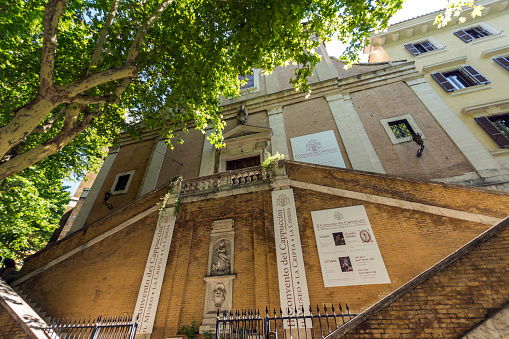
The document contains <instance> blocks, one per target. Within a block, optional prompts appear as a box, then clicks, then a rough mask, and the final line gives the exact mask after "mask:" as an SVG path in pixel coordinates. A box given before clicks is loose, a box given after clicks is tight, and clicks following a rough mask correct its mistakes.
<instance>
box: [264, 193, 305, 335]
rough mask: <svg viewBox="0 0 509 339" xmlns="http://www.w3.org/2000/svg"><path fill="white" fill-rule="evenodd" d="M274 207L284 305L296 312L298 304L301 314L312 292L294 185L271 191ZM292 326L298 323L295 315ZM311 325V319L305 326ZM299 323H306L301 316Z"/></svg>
mask: <svg viewBox="0 0 509 339" xmlns="http://www.w3.org/2000/svg"><path fill="white" fill-rule="evenodd" d="M272 211H273V213H274V237H275V241H276V256H277V269H278V280H279V297H280V300H281V309H283V312H284V313H285V314H286V313H287V312H288V308H290V312H289V315H290V316H294V315H295V308H297V314H298V315H299V316H302V307H304V310H306V311H307V310H308V309H309V293H308V283H307V280H306V272H305V269H304V258H303V256H302V248H301V243H300V235H299V225H298V223H297V213H296V212H295V201H294V198H293V190H292V189H291V188H290V189H285V190H280V191H273V192H272ZM291 326H292V328H295V327H296V323H295V320H293V319H292V320H291ZM310 326H311V322H310V320H309V319H308V320H307V324H306V327H307V328H309V327H310ZM284 327H285V328H289V327H290V321H289V320H286V321H285V322H284ZM298 327H304V320H303V319H299V324H298Z"/></svg>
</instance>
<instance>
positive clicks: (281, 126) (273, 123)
mask: <svg viewBox="0 0 509 339" xmlns="http://www.w3.org/2000/svg"><path fill="white" fill-rule="evenodd" d="M267 115H268V116H269V126H270V128H271V129H272V133H273V136H272V141H271V143H272V153H273V154H275V153H276V152H279V154H284V155H286V156H287V157H289V156H290V151H289V150H288V142H287V139H286V130H285V121H284V118H283V107H282V106H279V107H275V108H272V109H269V110H267Z"/></svg>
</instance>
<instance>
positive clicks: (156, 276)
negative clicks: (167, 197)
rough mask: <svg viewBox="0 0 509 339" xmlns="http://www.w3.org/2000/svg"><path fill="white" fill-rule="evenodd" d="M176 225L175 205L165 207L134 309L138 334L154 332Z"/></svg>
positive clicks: (160, 217)
mask: <svg viewBox="0 0 509 339" xmlns="http://www.w3.org/2000/svg"><path fill="white" fill-rule="evenodd" d="M174 227H175V216H174V215H173V207H169V208H165V209H164V210H163V212H162V213H161V215H160V216H159V221H158V223H157V227H156V231H155V233H154V238H153V240H152V246H151V247H150V252H149V255H148V259H147V264H146V266H145V273H144V274H143V279H142V281H141V287H140V292H139V293H138V301H137V302H136V308H135V309H134V314H137V315H138V316H139V318H138V331H137V332H136V334H137V335H138V334H145V333H152V328H153V326H154V320H155V316H156V311H157V305H158V304H159V296H160V294H161V287H162V285H163V278H164V272H165V268H166V261H167V259H168V253H169V252H170V245H171V238H172V236H173V229H174Z"/></svg>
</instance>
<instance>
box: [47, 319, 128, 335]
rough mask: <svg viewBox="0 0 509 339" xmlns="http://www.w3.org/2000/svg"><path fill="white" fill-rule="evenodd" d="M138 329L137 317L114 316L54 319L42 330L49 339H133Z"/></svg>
mask: <svg viewBox="0 0 509 339" xmlns="http://www.w3.org/2000/svg"><path fill="white" fill-rule="evenodd" d="M137 328H138V317H136V318H134V316H132V317H131V316H116V317H107V318H104V319H103V318H102V316H99V317H97V319H89V320H86V319H84V320H81V319H79V320H78V319H69V320H59V319H54V320H52V321H50V322H49V325H48V327H46V328H45V329H44V331H45V332H46V334H47V335H48V336H49V337H50V338H52V339H53V338H54V339H57V338H59V339H74V338H80V339H85V338H88V339H102V338H108V339H110V338H111V339H133V338H134V336H135V335H136V330H137Z"/></svg>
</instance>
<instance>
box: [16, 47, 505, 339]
mask: <svg viewBox="0 0 509 339" xmlns="http://www.w3.org/2000/svg"><path fill="white" fill-rule="evenodd" d="M319 53H320V54H321V56H322V61H321V62H320V63H319V65H318V66H317V68H316V70H315V72H314V73H313V76H312V77H311V78H310V79H309V82H310V84H311V89H312V93H311V96H310V97H306V96H305V94H302V93H298V92H295V90H293V89H292V88H291V85H290V84H289V82H288V80H289V79H290V77H291V75H292V74H293V71H294V69H295V67H294V66H288V67H285V68H281V69H277V70H276V71H275V72H274V73H273V74H271V75H268V76H265V75H262V74H261V72H260V70H256V69H255V70H254V72H253V75H252V77H251V78H250V79H249V80H250V81H249V82H248V85H247V86H246V88H243V89H242V90H241V96H240V97H239V98H234V99H225V98H223V99H222V108H223V116H224V118H225V121H226V123H227V127H226V130H225V134H224V136H225V147H223V148H222V149H220V150H216V149H214V148H212V146H210V144H209V143H208V141H207V140H206V135H207V133H208V132H207V131H206V133H205V134H203V133H201V132H200V131H195V130H190V132H189V134H187V135H184V136H182V141H183V143H182V144H181V145H176V147H175V149H173V150H171V149H170V148H168V147H167V146H166V143H165V141H164V140H161V139H160V137H159V135H158V133H157V131H146V132H145V133H144V134H143V141H141V142H139V141H137V140H135V139H133V138H130V137H129V136H127V135H123V136H122V139H121V142H120V147H117V148H115V149H111V150H110V152H109V155H108V157H107V158H106V159H105V162H104V165H103V167H102V168H101V171H100V172H99V173H98V175H97V177H96V178H95V180H94V183H93V185H92V186H91V187H90V189H89V190H87V191H86V192H87V193H86V198H84V199H82V200H80V201H79V202H78V204H79V211H77V214H76V215H73V216H72V218H73V219H72V220H71V221H72V222H69V223H67V224H66V227H65V228H64V229H63V230H62V233H61V234H60V236H59V237H58V239H59V240H58V241H56V242H55V243H52V244H51V245H49V246H48V247H47V248H46V249H45V250H43V251H40V252H38V253H37V254H35V255H33V256H32V257H30V258H28V259H27V260H26V262H25V264H24V266H23V269H22V271H21V272H20V274H19V275H18V279H17V280H16V281H15V282H14V283H13V285H15V286H16V287H18V288H19V289H20V290H22V291H23V293H25V294H26V295H27V296H28V298H30V299H31V300H32V301H34V302H35V303H36V304H37V305H38V306H39V307H41V310H42V311H44V312H46V315H47V316H52V317H58V318H64V317H92V316H96V315H99V314H104V315H121V314H138V315H140V330H139V332H138V336H139V337H140V338H170V337H175V336H181V335H182V334H181V333H179V330H180V329H181V328H182V326H185V325H190V324H192V322H196V323H197V324H198V325H199V326H200V332H201V333H204V332H206V331H209V330H214V324H215V314H216V312H217V309H220V310H230V309H248V308H250V309H251V308H256V309H261V310H264V309H265V307H266V306H268V307H269V308H271V309H272V308H279V307H281V308H282V309H284V310H287V309H288V308H290V312H294V311H293V310H292V308H293V309H295V307H301V306H302V307H305V308H307V307H309V305H313V306H315V305H320V306H323V305H337V304H338V303H347V304H348V305H349V307H350V309H351V310H352V312H353V313H361V312H363V311H364V310H367V309H369V308H370V306H371V305H373V304H375V303H377V302H378V301H380V300H382V299H384V298H386V297H387V296H389V295H391V294H392V293H394V292H395V291H397V290H398V289H400V288H401V287H402V286H404V285H405V284H407V283H408V282H409V281H411V280H412V279H413V278H414V277H416V276H419V275H420V274H422V273H423V272H426V271H427V270H429V269H430V268H431V267H433V266H434V265H435V264H436V263H437V262H439V261H440V260H442V259H443V258H445V257H448V256H450V255H451V254H452V253H453V252H455V251H456V250H457V249H458V248H461V247H462V246H464V245H465V244H466V243H468V242H469V241H472V240H473V239H476V238H477V237H478V236H479V235H480V234H482V233H483V232H485V231H486V230H489V229H491V228H492V227H493V225H495V224H498V223H500V222H501V220H502V219H504V218H505V217H506V216H507V211H506V208H505V206H506V205H507V204H508V203H509V194H508V193H507V192H504V191H502V190H498V191H497V190H491V189H487V188H499V189H503V188H504V185H503V183H504V179H503V177H504V175H505V174H504V173H505V172H504V171H505V170H506V169H505V168H504V167H503V166H500V165H497V166H498V167H496V168H497V170H496V171H495V170H491V169H490V168H487V167H486V166H491V165H490V164H494V163H493V162H490V161H491V160H489V159H492V158H493V155H492V154H491V153H490V151H489V150H488V149H486V148H483V147H481V148H479V147H477V148H476V147H475V146H476V144H475V143H473V144H470V145H471V146H472V147H470V148H468V147H467V148H465V147H464V145H463V143H460V144H458V140H457V139H455V138H452V137H451V133H450V131H448V130H446V129H444V125H443V123H442V121H443V119H446V120H447V119H449V120H451V121H456V120H454V119H455V114H454V112H452V111H451V110H450V109H449V110H445V108H447V107H448V105H447V103H446V101H445V100H444V99H443V98H442V97H441V96H440V95H439V94H437V92H436V90H435V89H434V88H433V85H432V84H430V83H429V81H428V80H427V78H426V75H425V74H424V73H422V72H420V70H419V69H418V68H417V67H416V65H417V64H416V63H415V62H413V61H399V62H393V61H384V62H378V63H370V64H360V65H354V67H352V68H351V69H348V70H345V69H344V68H343V64H342V63H341V62H339V61H338V60H336V59H335V58H331V57H329V56H328V55H327V53H326V51H325V47H324V46H323V45H322V46H321V48H320V50H319ZM456 118H457V117H456ZM467 132H468V131H463V132H462V133H464V135H463V137H464V138H466V139H463V141H464V140H474V139H475V136H474V134H473V133H471V132H469V133H470V134H468V133H467ZM471 151H472V152H474V151H475V152H476V153H475V154H476V156H477V157H478V159H480V160H479V161H478V162H476V161H472V159H474V158H475V157H473V153H469V152H471ZM276 153H279V154H283V155H285V156H286V158H287V160H280V161H275V160H272V161H271V162H270V163H269V166H268V167H263V168H262V166H261V164H262V163H263V162H264V161H266V160H267V159H268V160H269V161H270V160H271V159H273V158H271V157H270V154H276ZM490 157H491V158H490ZM475 159H477V158H475ZM481 160H482V161H481ZM488 160H489V161H488ZM493 161H495V160H493ZM495 162H496V161H495ZM480 164H487V165H486V166H485V167H482V166H481V165H480ZM497 164H498V163H497ZM483 166H484V165H483ZM474 178H476V179H479V178H483V179H482V180H473V179H474ZM454 183H460V184H462V185H463V186H460V185H455V184H454ZM465 185H470V186H465ZM474 186H479V187H474ZM445 297H446V296H444V298H445ZM508 299H509V298H508ZM507 301H509V300H505V301H504V300H501V301H499V304H497V305H495V306H494V307H498V308H501V307H503V306H504V305H505V303H507ZM473 325H474V324H473ZM461 334H462V333H458V335H461Z"/></svg>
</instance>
